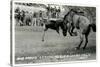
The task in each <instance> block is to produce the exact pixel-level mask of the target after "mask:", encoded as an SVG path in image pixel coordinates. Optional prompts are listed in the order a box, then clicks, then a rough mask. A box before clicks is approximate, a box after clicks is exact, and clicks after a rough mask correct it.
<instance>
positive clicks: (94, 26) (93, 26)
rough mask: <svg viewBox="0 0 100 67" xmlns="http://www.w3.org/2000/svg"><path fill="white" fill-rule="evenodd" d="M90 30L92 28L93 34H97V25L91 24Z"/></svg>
mask: <svg viewBox="0 0 100 67" xmlns="http://www.w3.org/2000/svg"><path fill="white" fill-rule="evenodd" d="M89 28H92V30H93V32H96V24H93V23H92V24H89Z"/></svg>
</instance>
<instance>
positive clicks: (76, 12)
mask: <svg viewBox="0 0 100 67" xmlns="http://www.w3.org/2000/svg"><path fill="white" fill-rule="evenodd" d="M71 11H73V12H74V13H75V14H78V15H79V14H80V13H83V14H84V12H78V11H76V10H74V9H70V11H69V12H68V13H67V14H66V15H65V16H64V18H63V20H65V19H66V16H68V15H69V14H70V12H71Z"/></svg>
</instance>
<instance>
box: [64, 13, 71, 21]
mask: <svg viewBox="0 0 100 67" xmlns="http://www.w3.org/2000/svg"><path fill="white" fill-rule="evenodd" d="M69 14H70V11H69V12H68V13H67V14H66V15H65V16H64V18H63V20H65V18H66V16H68V15H69Z"/></svg>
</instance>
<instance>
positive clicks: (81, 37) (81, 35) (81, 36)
mask: <svg viewBox="0 0 100 67" xmlns="http://www.w3.org/2000/svg"><path fill="white" fill-rule="evenodd" d="M83 38H84V35H83V34H80V43H79V45H78V47H76V49H80V47H81V44H82V43H83Z"/></svg>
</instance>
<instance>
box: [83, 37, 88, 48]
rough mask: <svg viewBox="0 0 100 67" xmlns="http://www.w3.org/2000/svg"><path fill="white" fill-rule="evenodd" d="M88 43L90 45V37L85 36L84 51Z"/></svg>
mask: <svg viewBox="0 0 100 67" xmlns="http://www.w3.org/2000/svg"><path fill="white" fill-rule="evenodd" d="M87 43H88V35H85V45H84V47H83V49H85V48H86V46H87Z"/></svg>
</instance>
